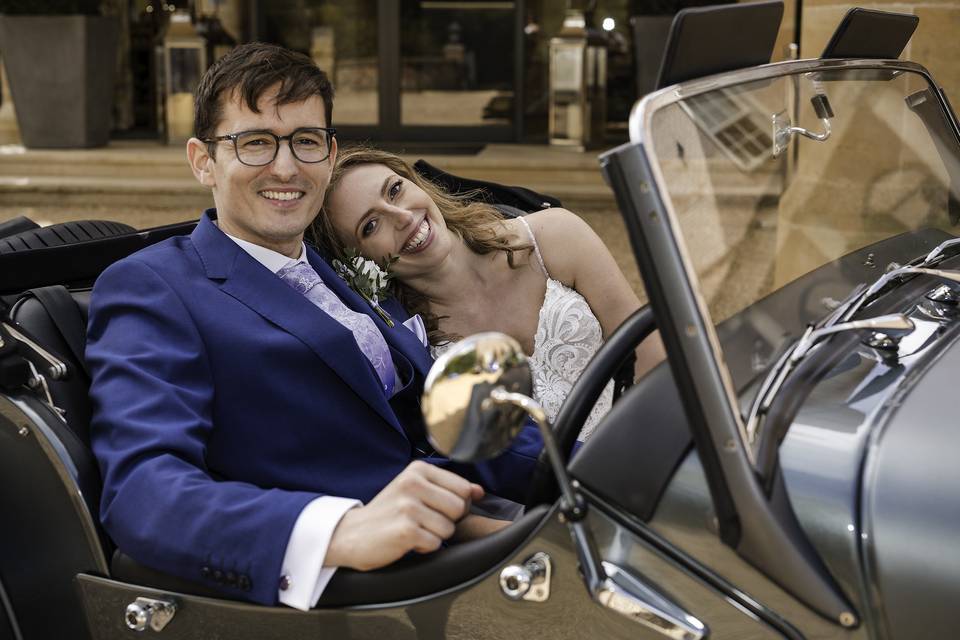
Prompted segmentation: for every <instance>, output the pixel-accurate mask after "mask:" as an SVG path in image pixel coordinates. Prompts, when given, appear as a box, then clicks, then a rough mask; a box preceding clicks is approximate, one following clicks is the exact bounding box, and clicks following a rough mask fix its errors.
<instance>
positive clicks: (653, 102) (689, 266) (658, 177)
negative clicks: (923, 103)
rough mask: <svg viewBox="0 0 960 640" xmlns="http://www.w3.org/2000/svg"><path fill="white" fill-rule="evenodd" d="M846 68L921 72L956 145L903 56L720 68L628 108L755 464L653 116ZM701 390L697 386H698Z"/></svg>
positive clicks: (959, 134) (916, 68)
mask: <svg viewBox="0 0 960 640" xmlns="http://www.w3.org/2000/svg"><path fill="white" fill-rule="evenodd" d="M849 70H885V71H901V72H910V73H915V74H918V75H920V76H922V77H923V78H924V79H925V80H926V81H927V82H928V84H929V85H930V86H931V87H933V88H934V89H936V96H937V100H938V101H939V103H940V105H941V108H942V110H943V111H944V113H946V114H947V116H948V119H949V120H950V125H951V128H952V131H953V134H954V136H955V137H956V142H957V144H958V146H960V125H958V122H957V120H956V118H955V114H954V113H953V112H952V111H951V109H950V108H949V103H948V102H947V101H946V99H945V97H944V95H943V92H942V90H941V89H940V87H939V86H938V85H937V83H936V82H935V81H934V79H933V77H932V76H931V75H930V72H929V71H927V69H926V68H925V67H923V66H922V65H920V64H917V63H915V62H906V61H902V60H843V59H839V60H793V61H787V62H776V63H771V64H766V65H761V66H758V67H750V68H747V69H740V70H737V71H730V72H726V73H720V74H717V75H714V76H708V77H705V78H698V79H696V80H691V81H689V82H684V83H682V84H678V85H673V86H670V87H666V88H664V89H661V90H659V91H656V92H654V93H650V94H648V95H647V96H645V97H644V98H643V99H641V100H640V101H638V102H637V103H636V104H635V105H634V106H633V109H632V110H631V112H630V120H629V132H630V143H631V144H639V145H640V146H641V149H642V150H643V153H644V155H645V157H646V161H647V163H648V166H649V168H650V173H651V174H652V178H653V183H654V184H653V185H652V186H653V188H654V189H656V190H657V192H658V195H659V198H660V200H661V202H662V204H663V208H664V209H665V211H666V213H667V224H668V226H669V228H670V232H671V235H672V236H673V238H674V240H675V242H676V243H677V247H678V249H679V252H680V255H681V256H682V261H683V270H684V272H685V274H686V278H687V280H688V281H689V283H690V285H691V288H692V289H693V291H694V292H695V296H696V301H697V306H698V308H699V315H700V320H701V322H702V326H703V328H704V331H705V337H706V339H707V340H708V342H709V344H710V348H711V351H712V352H713V354H714V358H715V362H716V365H717V369H716V374H717V375H718V376H719V379H720V380H721V381H722V385H723V390H724V396H725V399H726V403H727V405H728V406H729V409H730V412H731V414H732V415H733V416H734V419H735V420H736V427H737V431H738V433H739V436H740V441H741V442H742V443H743V444H744V445H745V451H746V455H747V458H748V460H749V461H750V464H751V466H754V465H755V464H756V459H755V454H754V451H753V448H752V447H751V446H750V445H749V442H750V438H749V434H748V433H747V428H746V420H745V416H743V414H742V412H741V410H740V404H739V402H738V400H737V393H736V390H735V388H734V384H733V379H732V376H731V374H730V370H729V368H728V366H727V365H726V361H725V359H724V357H723V351H722V348H721V346H720V340H719V337H718V336H717V333H716V330H715V328H714V327H715V323H714V321H713V317H712V315H711V314H710V311H709V309H708V308H707V305H706V302H705V299H704V297H703V295H702V292H701V291H700V286H699V284H700V282H699V278H698V277H697V274H696V270H695V269H694V268H693V262H692V260H691V259H690V254H689V252H688V250H687V247H686V243H685V241H684V238H683V233H682V230H681V228H680V225H679V222H678V219H677V215H676V211H675V209H674V207H673V202H672V200H671V198H670V196H669V193H668V192H667V191H666V189H665V188H664V185H665V184H666V180H665V178H664V175H663V173H662V171H661V168H660V164H659V162H658V161H657V156H656V153H655V150H654V148H653V118H654V114H656V113H657V112H658V111H660V110H661V109H663V108H665V107H668V106H670V105H672V104H675V103H677V102H680V101H682V100H686V99H688V98H691V97H693V96H697V95H701V94H704V93H708V92H711V91H716V90H719V89H726V88H729V87H734V86H740V85H743V84H747V83H751V82H756V81H762V80H770V79H774V78H782V77H788V76H792V75H799V74H804V73H812V72H819V71H849ZM698 391H702V390H698Z"/></svg>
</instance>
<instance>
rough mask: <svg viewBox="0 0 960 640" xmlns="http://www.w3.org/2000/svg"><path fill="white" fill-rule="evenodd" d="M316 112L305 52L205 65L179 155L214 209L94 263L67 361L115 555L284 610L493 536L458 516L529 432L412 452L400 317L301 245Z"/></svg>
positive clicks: (258, 51) (513, 477) (410, 368)
mask: <svg viewBox="0 0 960 640" xmlns="http://www.w3.org/2000/svg"><path fill="white" fill-rule="evenodd" d="M331 115H332V89H331V87H330V84H329V82H328V81H327V78H326V76H325V75H324V74H323V72H322V71H320V70H318V69H317V68H316V67H315V66H314V65H313V63H312V61H310V60H309V59H308V58H306V57H305V56H302V55H300V54H295V53H292V52H289V51H286V50H284V49H282V48H280V47H275V46H272V45H263V44H250V45H243V46H241V47H238V48H237V49H235V50H234V51H233V52H231V53H230V54H228V55H227V56H225V57H224V58H222V59H221V60H219V61H218V62H216V63H215V64H214V65H213V66H212V67H211V68H210V70H209V71H208V72H207V74H206V75H205V76H204V78H203V80H202V81H201V84H200V86H199V88H198V91H197V107H196V122H195V124H196V137H195V138H192V139H191V140H190V141H189V142H188V143H187V155H188V157H189V161H190V165H191V167H192V169H193V172H194V175H195V176H196V177H197V179H198V180H199V181H200V182H201V183H202V184H204V185H206V186H207V187H209V188H210V189H211V191H212V193H213V199H214V203H215V205H216V208H215V209H210V210H208V211H206V212H204V214H203V216H202V218H201V220H200V223H199V225H198V226H197V228H196V230H195V231H194V232H193V233H192V234H191V235H190V236H189V237H178V238H174V239H171V240H168V241H165V242H162V243H159V244H157V245H154V246H152V247H150V248H148V249H146V250H144V251H141V252H138V253H136V254H134V255H132V256H130V257H128V258H126V259H124V260H121V261H119V262H117V263H116V264H114V265H112V266H111V267H110V268H109V269H107V270H106V271H105V272H104V273H103V275H102V276H101V277H100V278H99V280H98V281H97V283H96V286H95V288H94V292H93V298H92V302H91V308H90V323H89V333H88V344H87V353H86V355H87V359H88V361H89V365H90V369H91V372H92V379H93V383H92V389H91V395H92V398H93V403H94V417H93V421H92V428H91V434H92V441H93V449H94V452H95V453H96V455H97V457H98V459H99V461H100V466H101V470H102V472H103V479H104V493H103V499H102V507H101V519H102V521H103V524H104V527H105V528H106V530H107V532H108V533H109V534H110V535H111V537H112V538H113V539H114V541H115V542H116V543H117V545H118V546H119V548H120V549H121V550H123V551H124V552H126V553H127V554H129V555H130V556H132V557H133V558H134V559H135V560H137V561H139V562H141V563H143V564H145V565H148V566H151V567H154V568H157V569H160V570H162V571H165V572H167V573H171V574H174V575H179V576H181V577H184V578H187V579H192V580H195V581H200V582H204V583H207V584H209V585H212V586H217V587H219V588H221V589H223V590H224V592H225V593H227V594H229V595H231V596H234V597H243V598H247V599H250V600H253V601H255V602H260V603H265V604H273V603H276V602H277V601H278V600H279V601H281V602H284V603H286V604H289V605H291V606H295V607H299V608H309V607H311V606H313V605H314V604H315V603H316V601H317V599H318V598H319V595H320V593H321V591H322V589H323V587H324V585H325V584H326V582H327V581H328V580H329V578H330V576H331V575H332V573H333V571H334V569H335V568H336V567H352V568H356V569H362V570H365V569H372V568H376V567H380V566H384V565H386V564H389V563H390V562H393V561H394V560H397V559H398V558H400V557H402V556H404V555H405V554H407V553H409V552H411V551H416V552H428V551H432V550H434V549H437V548H438V547H439V546H440V545H441V544H442V542H443V541H444V540H446V539H448V538H450V537H451V536H452V535H453V534H454V533H455V530H456V529H457V528H458V527H461V528H462V529H466V528H469V529H471V530H473V531H474V532H476V531H478V530H480V531H482V530H491V529H493V528H496V527H495V524H494V523H491V522H488V521H486V520H483V519H479V518H478V517H477V516H470V515H467V514H468V512H469V509H470V504H471V501H472V500H475V499H478V498H480V497H481V496H482V495H483V488H481V486H480V485H479V484H476V482H481V483H483V484H484V485H486V488H487V489H488V490H491V491H493V492H495V493H498V494H500V495H504V496H507V497H511V496H513V497H516V496H517V495H518V494H519V492H520V487H522V486H523V483H524V482H525V480H526V478H527V477H528V474H529V472H530V470H531V469H532V461H533V456H534V455H535V454H536V449H537V448H538V446H539V442H538V441H537V439H536V438H535V437H531V436H529V435H528V437H527V440H526V441H524V442H523V443H522V445H521V446H520V447H517V446H515V447H514V449H513V450H511V451H510V452H508V453H507V454H504V455H503V456H501V457H500V458H498V459H497V460H495V461H493V462H491V463H490V464H489V465H487V466H482V467H480V466H478V467H476V468H457V471H458V473H453V472H452V471H451V470H450V469H451V468H455V467H454V466H453V465H451V464H450V463H449V461H447V460H444V459H443V458H442V457H440V456H438V455H436V454H435V453H434V452H433V451H432V449H431V448H430V446H429V444H428V443H427V439H426V434H425V431H424V425H423V421H422V417H421V416H420V411H419V403H418V400H419V395H420V393H421V391H422V385H423V380H424V377H425V375H426V372H427V370H428V369H429V367H430V364H431V362H430V359H429V356H428V354H427V351H426V349H425V348H424V345H423V344H422V342H421V341H420V338H418V336H417V335H416V334H415V333H414V332H413V331H411V330H410V329H408V328H407V327H406V326H403V325H402V324H400V320H403V319H404V318H405V317H406V314H405V313H404V311H403V309H401V308H400V307H399V306H398V305H396V304H395V303H392V302H390V301H387V302H385V303H384V306H385V307H386V308H387V310H388V311H389V312H390V313H391V314H392V315H393V317H394V318H396V320H397V323H396V326H393V327H388V326H387V324H385V323H384V321H383V320H382V319H381V318H380V317H379V316H378V315H377V314H376V313H373V312H372V310H371V309H370V307H369V306H368V305H367V304H366V303H365V302H364V301H363V299H362V298H361V297H360V296H358V295H357V294H356V293H354V292H353V291H352V290H351V289H350V288H349V287H348V286H347V285H346V283H345V282H343V281H342V280H341V279H340V278H338V277H337V276H336V275H335V273H334V272H333V271H332V270H331V268H330V267H329V266H328V265H327V264H326V263H325V262H324V261H323V260H322V259H321V258H320V257H319V256H318V255H317V254H316V253H314V252H313V251H312V250H310V249H309V248H307V247H306V246H305V245H304V243H303V232H304V230H305V229H306V227H307V225H308V224H309V223H310V222H311V221H312V219H313V217H314V216H315V215H316V213H317V211H319V209H320V205H321V202H322V200H323V195H324V190H325V189H326V186H327V183H328V180H329V176H330V170H331V167H332V165H333V162H334V161H335V158H336V150H337V147H336V140H335V138H334V131H333V130H332V129H331V128H329V125H330V122H331ZM464 476H467V477H469V478H470V479H469V480H468V479H466V478H465V477H464ZM511 489H512V490H513V491H512V493H511Z"/></svg>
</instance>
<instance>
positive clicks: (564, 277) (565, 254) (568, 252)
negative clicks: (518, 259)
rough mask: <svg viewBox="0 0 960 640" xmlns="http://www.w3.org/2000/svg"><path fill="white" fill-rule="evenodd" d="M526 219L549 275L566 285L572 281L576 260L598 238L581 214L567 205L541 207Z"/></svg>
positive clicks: (584, 253) (593, 247)
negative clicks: (550, 207) (564, 207)
mask: <svg viewBox="0 0 960 640" xmlns="http://www.w3.org/2000/svg"><path fill="white" fill-rule="evenodd" d="M525 219H526V221H527V224H529V225H530V230H531V231H533V235H534V237H535V238H536V239H537V244H538V245H539V247H540V253H541V254H542V255H543V261H544V263H545V264H546V265H547V271H549V272H550V275H551V277H553V278H556V279H557V280H560V281H561V282H564V283H565V284H568V285H569V284H570V283H572V282H573V281H574V279H575V276H576V270H577V264H578V261H579V260H581V259H582V258H583V257H584V256H586V255H589V252H590V251H591V250H593V249H595V246H596V243H597V242H600V238H599V237H597V234H596V233H595V232H594V231H593V229H591V228H590V225H588V224H587V223H586V222H585V221H584V220H583V218H581V217H580V216H578V215H577V214H575V213H574V212H572V211H569V210H567V209H561V208H559V207H555V208H552V209H544V210H543V211H537V212H535V213H531V214H529V215H527V216H526V217H525ZM601 244H602V243H601Z"/></svg>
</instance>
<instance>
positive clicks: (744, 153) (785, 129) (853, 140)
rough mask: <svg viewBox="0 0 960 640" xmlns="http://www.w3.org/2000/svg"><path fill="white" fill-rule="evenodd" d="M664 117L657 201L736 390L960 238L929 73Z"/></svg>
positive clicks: (839, 78)
mask: <svg viewBox="0 0 960 640" xmlns="http://www.w3.org/2000/svg"><path fill="white" fill-rule="evenodd" d="M652 118H653V119H652V121H651V124H652V127H651V130H652V134H653V141H652V142H653V149H654V153H655V156H656V159H657V162H658V163H659V165H660V171H661V173H662V176H663V181H664V182H663V184H661V188H665V191H666V193H665V194H664V195H665V196H667V197H668V198H669V200H670V202H671V204H672V207H673V210H674V213H675V215H676V219H677V221H678V223H679V226H680V229H681V232H682V235H683V238H684V241H685V243H686V248H687V255H688V258H689V260H690V262H691V263H692V265H693V268H694V269H695V271H696V274H697V277H698V280H699V286H700V290H701V294H702V296H703V298H704V300H705V302H706V304H707V307H708V309H709V311H710V313H711V315H712V319H713V321H714V323H716V324H718V333H719V335H720V340H721V344H722V345H723V349H724V356H725V359H726V361H727V364H728V366H729V368H730V372H731V375H732V377H733V381H734V384H735V386H736V388H737V389H738V390H739V391H742V390H743V389H744V387H745V385H747V384H749V383H750V382H751V381H753V380H755V379H756V377H757V374H759V373H760V372H762V371H764V370H765V369H766V368H768V367H769V365H770V364H771V363H772V360H773V359H774V358H775V357H776V356H777V355H778V353H779V352H780V351H781V350H782V349H783V348H784V347H785V343H787V342H792V341H793V340H795V339H796V338H797V337H798V336H799V335H800V333H802V331H803V329H804V328H805V326H806V325H807V324H808V323H811V322H816V321H818V320H820V319H822V318H823V317H824V316H826V315H827V314H828V313H829V312H830V311H831V310H832V309H834V308H836V306H837V303H838V302H839V301H840V300H842V299H843V298H844V297H846V296H847V295H848V294H849V293H850V291H851V290H852V289H853V287H854V286H856V285H857V284H859V283H870V282H873V281H874V280H875V279H876V278H878V277H880V276H881V275H882V274H883V272H884V270H885V269H886V268H887V267H888V265H889V264H890V263H893V262H896V263H901V264H902V263H904V262H907V261H909V260H911V259H913V258H915V257H917V256H918V255H921V254H924V253H926V252H927V251H930V250H931V249H932V248H933V247H934V246H935V245H936V244H938V243H939V242H940V241H942V240H943V239H946V238H948V237H950V236H951V235H954V234H955V233H956V229H957V216H958V215H960V207H958V205H957V203H956V202H955V200H956V199H957V191H956V188H957V184H956V181H957V180H958V179H960V163H958V154H957V143H956V140H955V138H953V134H952V133H951V129H950V126H949V124H948V122H947V120H946V117H945V115H944V113H943V112H942V110H941V109H940V107H939V105H938V103H937V101H936V99H935V94H934V92H933V88H932V87H931V86H930V85H929V84H928V83H927V81H926V79H925V78H924V76H922V75H921V74H919V73H914V72H908V71H894V70H890V69H885V70H879V69H843V70H831V71H819V72H814V73H809V72H807V73H798V74H794V75H787V76H782V77H778V78H775V79H770V80H763V81H758V82H752V83H749V84H742V85H737V86H736V87H734V88H724V89H715V90H713V91H710V92H707V93H702V94H699V95H696V96H692V97H690V98H686V99H683V100H680V101H679V102H675V103H672V104H670V105H668V106H665V107H663V108H661V109H659V110H657V111H656V112H655V113H654V114H653V116H652ZM951 175H952V176H954V178H953V180H954V182H953V184H951ZM951 189H952V190H953V193H952V195H951ZM748 307H749V309H748Z"/></svg>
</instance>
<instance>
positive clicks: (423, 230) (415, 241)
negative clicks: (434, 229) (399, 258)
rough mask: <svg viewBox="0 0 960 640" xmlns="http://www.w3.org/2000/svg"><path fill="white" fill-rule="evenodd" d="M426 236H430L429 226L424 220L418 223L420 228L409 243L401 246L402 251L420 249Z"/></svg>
mask: <svg viewBox="0 0 960 640" xmlns="http://www.w3.org/2000/svg"><path fill="white" fill-rule="evenodd" d="M428 235H430V224H429V223H428V222H427V219H426V218H424V219H423V222H421V223H420V228H419V229H417V233H416V235H414V236H413V237H412V238H410V242H408V243H407V244H405V245H404V246H403V250H404V251H416V250H417V249H419V248H420V245H422V244H423V241H424V240H426V239H427V236H428Z"/></svg>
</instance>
